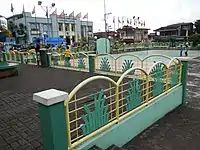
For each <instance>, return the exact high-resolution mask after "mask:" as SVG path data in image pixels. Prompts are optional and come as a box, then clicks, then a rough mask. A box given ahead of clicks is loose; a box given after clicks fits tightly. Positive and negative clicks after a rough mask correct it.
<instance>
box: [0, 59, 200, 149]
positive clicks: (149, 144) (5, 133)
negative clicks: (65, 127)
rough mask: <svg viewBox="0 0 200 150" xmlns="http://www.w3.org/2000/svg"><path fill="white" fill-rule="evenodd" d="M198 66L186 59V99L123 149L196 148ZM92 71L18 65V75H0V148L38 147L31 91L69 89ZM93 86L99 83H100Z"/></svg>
mask: <svg viewBox="0 0 200 150" xmlns="http://www.w3.org/2000/svg"><path fill="white" fill-rule="evenodd" d="M198 70H200V65H199V63H190V69H189V76H188V91H187V99H186V103H185V104H184V106H181V107H179V108H177V109H176V110H174V111H173V112H171V113H169V114H168V115H166V116H165V117H164V118H163V119H161V120H159V121H158V122H157V123H155V124H154V125H153V126H152V127H150V128H149V129H147V130H146V131H144V132H143V133H141V134H140V135H139V136H137V137H136V138H134V139H133V140H132V141H131V142H129V143H127V144H126V145H125V146H124V147H123V148H124V149H128V150H199V147H200V142H199V139H200V128H199V127H200V119H199V116H200V102H199V100H198V99H200V92H199V91H200V74H199V73H198ZM93 75H94V74H89V73H83V72H75V71H68V70H62V69H51V68H38V67H37V66H28V65H21V66H20V74H19V76H18V77H10V78H5V79H1V80H0V150H42V149H43V148H42V137H41V131H40V126H39V114H38V108H37V105H36V103H35V102H34V101H33V100H32V96H33V93H35V92H39V91H42V90H45V89H49V88H55V89H60V90H64V91H68V92H70V91H71V90H72V89H73V88H74V87H75V86H76V85H77V84H78V83H80V82H81V81H83V80H84V79H86V78H88V77H90V76H93ZM96 86H97V87H98V88H100V87H103V86H104V83H101V84H97V85H96ZM88 90H89V89H88ZM152 115H153V114H152ZM133 128H134V127H133ZM130 132H131V131H130Z"/></svg>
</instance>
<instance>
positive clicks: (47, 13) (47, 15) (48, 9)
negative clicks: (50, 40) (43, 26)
mask: <svg viewBox="0 0 200 150" xmlns="http://www.w3.org/2000/svg"><path fill="white" fill-rule="evenodd" d="M38 5H39V6H40V7H41V8H42V9H43V10H44V11H45V13H46V17H47V24H48V25H47V30H48V31H50V33H51V34H52V36H53V33H52V30H51V28H50V30H49V12H50V11H51V10H52V8H54V7H55V5H56V4H55V3H52V4H51V6H42V1H38ZM48 35H50V34H48Z"/></svg>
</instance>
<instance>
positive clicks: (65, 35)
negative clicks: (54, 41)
mask: <svg viewBox="0 0 200 150" xmlns="http://www.w3.org/2000/svg"><path fill="white" fill-rule="evenodd" d="M63 15H64V31H65V32H64V34H65V36H64V37H65V41H66V27H65V10H63Z"/></svg>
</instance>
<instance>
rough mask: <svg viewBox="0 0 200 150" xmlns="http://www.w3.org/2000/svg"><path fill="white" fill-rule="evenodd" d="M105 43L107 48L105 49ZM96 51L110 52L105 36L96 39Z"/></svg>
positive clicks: (99, 52)
mask: <svg viewBox="0 0 200 150" xmlns="http://www.w3.org/2000/svg"><path fill="white" fill-rule="evenodd" d="M106 45H107V49H106ZM97 53H98V54H110V41H109V40H108V39H105V38H100V39H98V40H97Z"/></svg>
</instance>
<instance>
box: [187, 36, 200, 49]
mask: <svg viewBox="0 0 200 150" xmlns="http://www.w3.org/2000/svg"><path fill="white" fill-rule="evenodd" d="M189 41H190V42H192V43H193V46H197V45H198V44H200V34H192V35H191V36H189Z"/></svg>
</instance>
